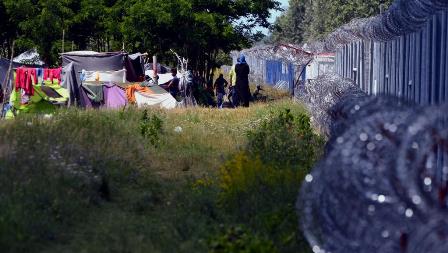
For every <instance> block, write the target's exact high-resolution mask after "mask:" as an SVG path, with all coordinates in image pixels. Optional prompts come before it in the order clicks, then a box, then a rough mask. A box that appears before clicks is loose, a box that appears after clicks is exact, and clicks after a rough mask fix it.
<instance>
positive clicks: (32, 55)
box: [13, 48, 45, 67]
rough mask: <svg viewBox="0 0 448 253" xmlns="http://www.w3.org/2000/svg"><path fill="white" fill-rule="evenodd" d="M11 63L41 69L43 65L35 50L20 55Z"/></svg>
mask: <svg viewBox="0 0 448 253" xmlns="http://www.w3.org/2000/svg"><path fill="white" fill-rule="evenodd" d="M13 62H15V63H18V64H26V65H29V66H31V65H33V66H36V67H42V66H44V65H45V63H44V62H43V61H42V60H41V59H40V55H39V53H38V52H37V49H35V48H34V49H31V50H28V51H26V52H23V53H21V54H20V55H18V56H17V57H15V58H14V59H13Z"/></svg>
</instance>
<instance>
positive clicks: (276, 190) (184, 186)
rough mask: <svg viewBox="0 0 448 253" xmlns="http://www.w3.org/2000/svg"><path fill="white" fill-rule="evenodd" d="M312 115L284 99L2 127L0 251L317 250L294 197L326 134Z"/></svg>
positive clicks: (67, 114)
mask: <svg viewBox="0 0 448 253" xmlns="http://www.w3.org/2000/svg"><path fill="white" fill-rule="evenodd" d="M306 121H307V117H306V116H305V114H304V109H303V108H302V107H301V106H300V105H298V104H296V103H294V102H292V101H290V100H288V99H280V100H276V101H271V102H269V103H267V104H256V105H254V106H252V107H250V108H248V109H237V110H216V109H207V108H200V109H177V110H172V111H163V110H153V109H151V110H137V109H134V108H128V109H125V110H121V111H81V110H61V111H59V112H58V113H57V114H56V115H54V116H53V117H51V118H45V117H37V116H22V117H20V118H18V119H16V120H14V121H9V122H2V123H1V124H0V149H1V151H2V152H0V249H2V250H1V252H310V250H309V249H308V247H307V245H306V243H305V241H304V240H303V238H302V235H301V234H300V232H299V231H298V225H297V224H298V223H297V217H296V214H295V211H294V204H295V201H296V196H297V191H298V189H299V187H300V183H301V180H302V179H303V177H304V175H305V174H306V173H307V172H308V171H309V169H310V166H311V165H312V163H313V162H314V161H315V160H316V159H317V157H318V155H319V152H320V149H321V146H322V141H321V140H320V138H319V137H318V136H315V135H314V134H313V133H311V130H310V128H309V127H308V125H307V122H306ZM304 136H308V137H304ZM280 150H285V151H284V152H279V151H280ZM266 154H267V155H266ZM270 154H272V156H271V155H270ZM283 155H284V158H283ZM298 157H299V158H300V159H298V160H297V158H298Z"/></svg>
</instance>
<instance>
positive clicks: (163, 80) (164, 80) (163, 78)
mask: <svg viewBox="0 0 448 253" xmlns="http://www.w3.org/2000/svg"><path fill="white" fill-rule="evenodd" d="M145 75H147V76H149V77H151V78H152V77H153V76H154V71H153V70H146V71H145ZM157 75H158V76H159V81H158V83H159V85H164V84H168V83H169V82H171V80H173V75H172V74H171V73H165V74H160V73H157ZM177 77H178V78H181V77H182V75H181V74H180V73H179V72H178V73H177Z"/></svg>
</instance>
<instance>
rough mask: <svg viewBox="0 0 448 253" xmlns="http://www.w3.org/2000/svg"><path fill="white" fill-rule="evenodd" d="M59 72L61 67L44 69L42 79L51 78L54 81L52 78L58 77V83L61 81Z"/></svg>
mask: <svg viewBox="0 0 448 253" xmlns="http://www.w3.org/2000/svg"><path fill="white" fill-rule="evenodd" d="M61 72H62V68H55V69H44V80H51V82H52V83H53V82H54V79H58V81H59V83H60V82H61Z"/></svg>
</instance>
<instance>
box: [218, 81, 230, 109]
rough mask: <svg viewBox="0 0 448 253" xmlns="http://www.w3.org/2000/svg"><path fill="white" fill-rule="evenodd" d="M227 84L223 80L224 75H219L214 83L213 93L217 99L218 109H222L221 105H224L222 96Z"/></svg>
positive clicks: (224, 93)
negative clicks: (214, 92)
mask: <svg viewBox="0 0 448 253" xmlns="http://www.w3.org/2000/svg"><path fill="white" fill-rule="evenodd" d="M227 85H229V83H228V82H227V81H226V79H224V75H223V74H220V75H219V77H218V79H216V81H215V87H214V88H215V91H216V97H217V99H218V108H219V109H222V104H223V103H224V96H225V95H226V88H227Z"/></svg>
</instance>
